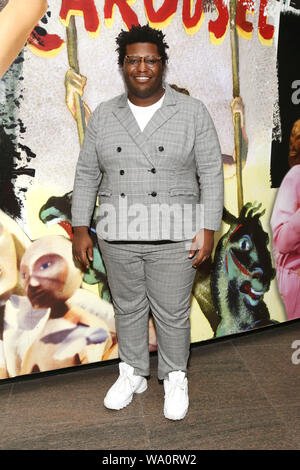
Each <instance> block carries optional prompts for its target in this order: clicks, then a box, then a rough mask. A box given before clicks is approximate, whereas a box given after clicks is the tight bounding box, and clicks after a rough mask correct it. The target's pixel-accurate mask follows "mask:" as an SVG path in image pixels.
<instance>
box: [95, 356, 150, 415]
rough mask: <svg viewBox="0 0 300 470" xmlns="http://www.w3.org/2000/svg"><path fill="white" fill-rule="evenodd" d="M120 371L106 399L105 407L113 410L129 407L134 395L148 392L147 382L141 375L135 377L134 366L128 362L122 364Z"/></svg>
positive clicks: (120, 364)
mask: <svg viewBox="0 0 300 470" xmlns="http://www.w3.org/2000/svg"><path fill="white" fill-rule="evenodd" d="M119 371H120V376H119V378H118V379H117V381H116V382H115V383H114V384H113V385H112V386H111V387H110V389H109V390H108V392H107V394H106V396H105V398H104V406H105V407H106V408H110V409H111V410H121V409H122V408H124V407H125V406H127V405H129V403H130V402H131V400H132V398H133V394H134V393H143V392H144V391H145V390H147V380H146V379H145V377H142V376H140V375H134V374H133V372H134V368H133V367H132V366H130V365H129V364H126V362H120V363H119Z"/></svg>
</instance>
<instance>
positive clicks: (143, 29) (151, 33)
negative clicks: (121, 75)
mask: <svg viewBox="0 0 300 470" xmlns="http://www.w3.org/2000/svg"><path fill="white" fill-rule="evenodd" d="M164 37H165V35H164V34H163V32H162V31H161V30H160V29H154V28H151V27H150V26H149V24H146V25H144V26H141V25H138V26H134V25H132V26H131V28H130V30H129V31H124V30H121V32H120V34H119V35H118V36H117V38H116V43H117V45H118V47H117V49H116V51H117V52H118V54H119V58H118V64H119V65H120V66H122V65H123V62H124V59H125V56H126V46H127V44H134V43H136V42H150V43H152V44H156V45H157V50H158V53H159V55H160V57H161V62H162V64H163V65H165V64H166V62H167V61H168V55H167V53H166V49H168V48H169V46H168V44H167V43H166V42H165V41H164Z"/></svg>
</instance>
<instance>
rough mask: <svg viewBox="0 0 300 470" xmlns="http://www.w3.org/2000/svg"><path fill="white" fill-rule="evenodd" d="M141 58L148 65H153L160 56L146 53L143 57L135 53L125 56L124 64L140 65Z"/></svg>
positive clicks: (158, 60)
mask: <svg viewBox="0 0 300 470" xmlns="http://www.w3.org/2000/svg"><path fill="white" fill-rule="evenodd" d="M142 60H143V61H144V63H145V64H146V65H147V66H148V67H155V66H156V64H157V63H158V62H160V61H161V57H156V56H153V55H146V56H145V57H140V56H137V55H126V56H125V62H126V64H128V65H131V66H132V67H137V66H138V65H140V63H141V62H142Z"/></svg>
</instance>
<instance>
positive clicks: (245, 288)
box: [224, 233, 267, 307]
mask: <svg viewBox="0 0 300 470" xmlns="http://www.w3.org/2000/svg"><path fill="white" fill-rule="evenodd" d="M224 261H225V271H226V273H227V277H228V282H229V286H230V285H231V286H234V285H235V286H236V287H237V288H238V290H239V293H240V295H241V296H242V299H243V300H244V301H245V303H246V304H249V305H251V306H252V307H254V306H255V305H257V304H258V302H259V301H260V300H261V298H262V297H263V295H264V293H265V291H266V290H267V285H266V283H264V282H263V269H262V267H261V266H260V260H259V254H258V251H257V247H256V245H255V244H254V243H253V240H252V238H251V236H250V235H248V234H245V233H244V234H242V235H241V236H240V237H238V238H236V237H235V240H231V239H230V238H229V239H228V241H227V244H226V247H225V253H224Z"/></svg>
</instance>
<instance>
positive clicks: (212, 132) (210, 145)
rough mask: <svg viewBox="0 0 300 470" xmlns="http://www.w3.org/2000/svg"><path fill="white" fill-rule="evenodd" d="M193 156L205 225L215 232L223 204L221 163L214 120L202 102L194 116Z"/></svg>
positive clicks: (219, 221)
mask: <svg viewBox="0 0 300 470" xmlns="http://www.w3.org/2000/svg"><path fill="white" fill-rule="evenodd" d="M195 156H196V166H197V173H198V178H199V184H200V203H201V204H203V212H204V228H206V229H210V230H215V231H218V230H220V228H221V222H222V214H223V206H224V176H223V162H222V155H221V149H220V144H219V139H218V136H217V132H216V129H215V126H214V123H213V121H212V118H211V116H210V114H209V112H208V111H207V109H206V107H205V106H204V104H203V103H201V102H200V108H199V111H198V116H197V125H196V140H195Z"/></svg>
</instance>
